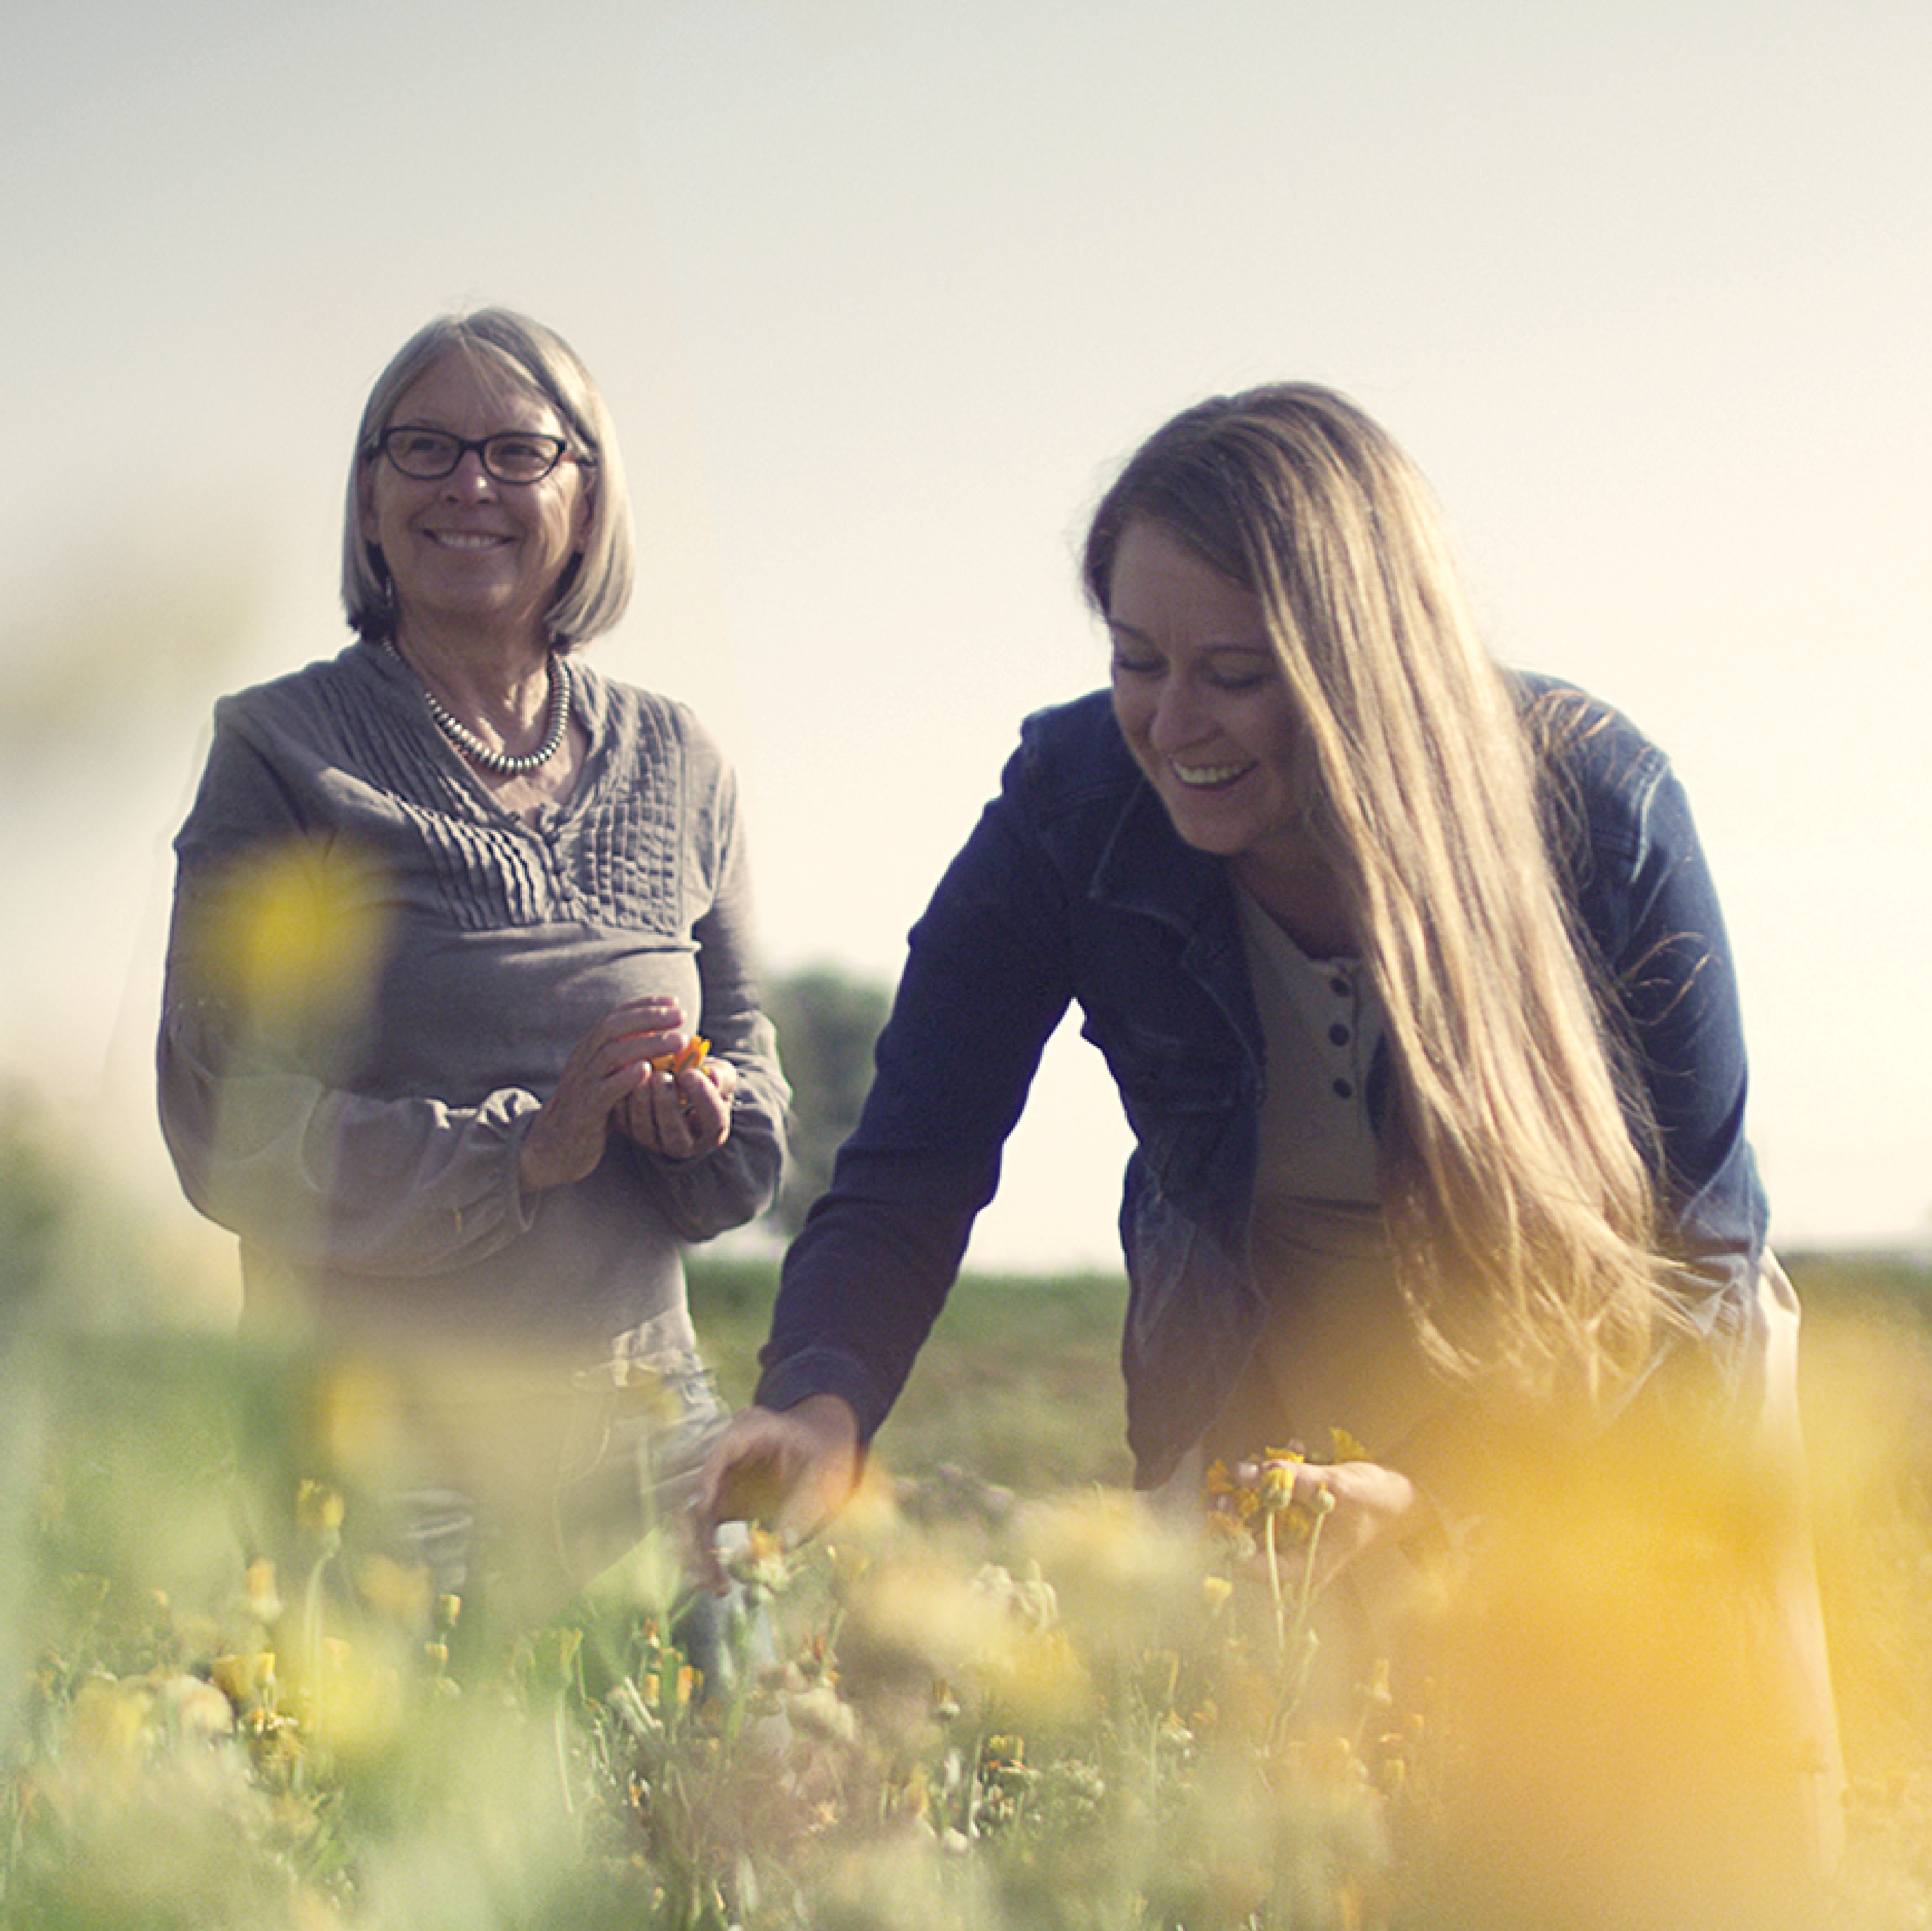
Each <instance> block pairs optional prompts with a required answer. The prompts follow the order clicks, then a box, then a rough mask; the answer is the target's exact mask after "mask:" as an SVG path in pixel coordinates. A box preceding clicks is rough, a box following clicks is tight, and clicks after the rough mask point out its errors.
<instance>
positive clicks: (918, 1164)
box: [757, 757, 1072, 1438]
mask: <svg viewBox="0 0 1932 1931" xmlns="http://www.w3.org/2000/svg"><path fill="white" fill-rule="evenodd" d="M1022 784H1023V781H1022V772H1021V760H1020V759H1019V758H1018V757H1016V759H1015V760H1014V762H1013V764H1012V765H1010V766H1009V767H1008V771H1007V780H1006V784H1005V786H1004V789H1003V790H1002V793H1001V796H999V797H998V799H995V801H994V802H992V804H991V805H989V806H988V807H987V808H986V811H985V813H984V814H983V816H982V817H981V819H980V823H979V825H978V826H977V828H976V829H975V830H974V832H973V835H972V836H971V838H970V839H969V841H968V843H967V844H966V845H965V848H964V849H963V850H962V851H961V852H960V853H959V856H958V857H957V858H956V859H955V860H954V861H953V864H952V865H951V867H950V868H949V869H948V871H947V873H946V875H945V877H944V879H943V880H941V883H940V885H939V887H938V890H937V891H936V892H935V894H934V895H933V898H932V902H931V904H930V905H929V907H928V908H927V910H926V913H925V915H924V916H922V918H921V919H920V920H919V923H918V924H917V925H916V927H915V928H913V933H912V936H911V942H910V950H909V952H908V955H907V963H906V967H905V970H904V974H903V976H901V980H900V982H899V987H898V994H897V996H896V997H895V1000H894V1002H893V1006H892V1016H891V1018H890V1019H889V1021H888V1022H887V1024H886V1029H885V1030H884V1032H883V1033H882V1034H881V1035H880V1039H879V1043H878V1048H877V1072H876V1075H875V1077H874V1081H873V1084H872V1087H871V1094H870V1096H869V1097H868V1100H867V1102H866V1105H865V1111H864V1113H863V1114H862V1117H861V1119H860V1120H859V1126H858V1127H857V1129H856V1131H855V1132H853V1135H852V1137H851V1138H850V1140H849V1141H847V1143H846V1144H845V1145H844V1147H843V1148H842V1149H841V1151H840V1153H839V1155H838V1162H837V1165H836V1167H835V1171H834V1173H833V1177H832V1186H831V1188H830V1189H829V1192H827V1193H826V1195H824V1197H823V1198H822V1199H820V1201H818V1203H817V1205H816V1206H815V1207H814V1209H813V1210H812V1212H811V1215H810V1216H808V1219H807V1222H806V1224H805V1228H804V1230H803V1231H802V1233H801V1234H799V1237H798V1239H797V1240H796V1242H795V1243H793V1246H792V1249H791V1251H790V1253H789V1254H788V1255H787V1257H786V1261H785V1267H784V1281H783V1284H782V1286H781V1291H780V1293H779V1296H778V1305H777V1307H776V1309H775V1312H774V1314H773V1318H772V1336H771V1339H770V1341H769V1342H768V1344H767V1345H766V1348H765V1351H764V1353H763V1357H762V1359H763V1366H764V1372H763V1378H762V1379H761V1381H760V1384H759V1388H758V1394H757V1399H758V1400H759V1401H760V1402H761V1403H763V1405H766V1406H767V1407H771V1408H788V1407H790V1406H792V1405H795V1404H796V1402H799V1401H802V1400H803V1399H805V1397H806V1396H808V1395H812V1394H817V1393H832V1394H837V1395H840V1396H843V1397H844V1399H846V1400H847V1402H850V1404H851V1405H852V1407H853V1410H854V1411H855V1412H856V1414H857V1415H858V1417H859V1426H860V1430H861V1432H862V1435H863V1436H864V1437H865V1438H870V1436H871V1434H872V1433H873V1432H874V1430H875V1429H877V1427H878V1426H879V1423H880V1422H881V1421H882V1420H883V1419H884V1417H885V1415H886V1411H887V1410H888V1409H889V1408H890V1407H891V1405H892V1402H893V1401H894V1400H895V1399H896V1397H897V1396H898V1393H899V1390H900V1389H901V1387H903V1386H904V1382H905V1380H906V1377H907V1375H908V1374H909V1373H910V1372H911V1368H912V1364H913V1357H915V1356H916V1354H917V1353H918V1351H919V1348H920V1346H921V1345H922V1343H923V1342H924V1341H925V1339H926V1336H927V1334H928V1333H929V1332H930V1330H931V1329H932V1324H933V1322H934V1321H935V1319H936V1318H938V1314H939V1312H940V1309H941V1307H942V1306H944V1302H945V1299H946V1296H947V1292H948V1291H949V1290H950V1288H951V1287H952V1285H953V1280H954V1279H955V1276H956V1274H957V1273H958V1270H959V1264H960V1261H961V1259H962V1257H963V1255H964V1254H965V1249H966V1243H967V1240H968V1236H969V1234H970V1233H971V1229H972V1225H973V1222H974V1219H975V1217H976V1216H977V1214H978V1213H979V1212H980V1209H981V1208H982V1207H984V1206H985V1205H986V1202H987V1201H989V1200H990V1199H991V1198H992V1195H993V1192H994V1189H995V1187H996V1186H998V1180H999V1172H1000V1159H1001V1150H1002V1148H1003V1147H1004V1144H1005V1142H1006V1140H1007V1136H1008V1135H1009V1134H1010V1132H1012V1130H1013V1126H1014V1124H1015V1123H1016V1121H1017V1120H1018V1119H1019V1114H1020V1111H1021V1109H1022V1107H1023V1106H1024V1105H1025V1101H1026V1096H1027V1093H1028V1088H1029V1087H1030V1086H1031V1083H1032V1080H1033V1076H1034V1071H1035V1069H1037V1066H1038V1065H1039V1062H1040V1054H1041V1052H1042V1051H1043V1049H1044V1048H1045V1046H1046V1041H1047V1039H1048V1038H1049V1036H1050V1035H1051V1034H1052V1031H1053V1030H1054V1027H1055V1026H1056V1025H1057V1024H1058V1022H1059V1020H1060V1018H1061V1015H1062V1013H1063V1012H1064V1011H1065V1010H1066V1008H1067V1002H1068V1000H1069V999H1070V997H1071V996H1072V987H1071V985H1070V981H1069V979H1068V977H1067V964H1066V947H1065V944H1064V937H1059V936H1057V935H1061V934H1064V930H1065V923H1066V920H1065V910H1064V903H1063V902H1062V898H1061V891H1060V887H1059V885H1058V880H1056V879H1055V877H1054V875H1053V874H1052V868H1051V867H1050V865H1049V864H1048V863H1047V862H1046V859H1045V857H1044V855H1043V853H1041V851H1040V849H1039V847H1038V845H1037V841H1035V840H1034V838H1033V837H1032V836H1031V829H1030V827H1029V826H1028V822H1027V814H1026V812H1025V809H1024V808H1023V806H1022V803H1021V802H1020V797H1019V793H1020V791H1021V790H1022Z"/></svg>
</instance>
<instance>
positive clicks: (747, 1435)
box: [691, 1395, 859, 1591]
mask: <svg viewBox="0 0 1932 1931" xmlns="http://www.w3.org/2000/svg"><path fill="white" fill-rule="evenodd" d="M858 1480H859V1418H858V1417H857V1416H856V1414H853V1411H852V1407H851V1404H850V1402H847V1401H845V1400H844V1399H842V1398H841V1397H840V1396H837V1395H809V1396H807V1397H806V1398H805V1399H804V1400H803V1401H802V1402H799V1404H798V1405H797V1406H796V1408H785V1409H782V1410H779V1409H772V1408H746V1409H745V1410H744V1411H742V1413H740V1414H736V1415H734V1416H733V1417H732V1418H731V1423H730V1426H729V1427H727V1429H725V1431H724V1433H723V1434H722V1435H720V1436H719V1437H718V1440H717V1441H716V1443H715V1444H714V1445H713V1447H712V1450H711V1453H710V1454H709V1456H706V1459H705V1463H704V1467H703V1470H702V1471H700V1474H699V1475H698V1478H697V1497H696V1499H695V1500H694V1501H693V1502H692V1504H691V1529H692V1534H693V1537H694V1542H695V1544H696V1549H695V1557H696V1563H697V1574H698V1579H699V1580H700V1582H703V1584H704V1585H706V1588H710V1589H713V1590H716V1591H722V1590H723V1589H724V1586H725V1576H724V1569H723V1567H722V1566H721V1564H720V1563H719V1561H718V1524H719V1523H721V1522H763V1523H764V1524H765V1525H766V1526H767V1527H768V1528H770V1529H771V1530H772V1531H774V1533H775V1534H777V1535H778V1537H779V1538H780V1539H781V1540H782V1541H783V1542H784V1543H786V1545H787V1546H790V1545H791V1544H792V1543H799V1542H802V1541H804V1540H805V1538H806V1537H808V1536H810V1535H812V1534H815V1533H816V1532H817V1530H818V1529H820V1528H821V1527H823V1525H824V1524H825V1523H826V1522H827V1521H828V1520H829V1519H830V1518H831V1517H832V1516H833V1515H834V1514H835V1513H837V1512H838V1509H839V1508H840V1507H841V1506H842V1505H843V1504H844V1502H845V1501H847V1499H848V1498H850V1495H851V1493H852V1491H853V1489H854V1488H855V1487H856V1486H857V1483H858Z"/></svg>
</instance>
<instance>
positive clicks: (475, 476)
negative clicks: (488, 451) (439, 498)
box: [443, 449, 496, 496]
mask: <svg viewBox="0 0 1932 1931" xmlns="http://www.w3.org/2000/svg"><path fill="white" fill-rule="evenodd" d="M495 487H496V478H494V477H493V476H492V475H490V472H489V471H488V470H487V469H484V466H483V452H482V451H481V450H480V449H466V450H464V451H463V454H461V455H460V456H459V457H458V458H457V460H456V467H455V469H452V470H451V471H450V472H449V475H446V477H444V478H443V493H444V494H445V495H446V496H477V495H479V494H480V495H485V496H487V494H488V493H490V491H491V490H493V489H494V488H495Z"/></svg>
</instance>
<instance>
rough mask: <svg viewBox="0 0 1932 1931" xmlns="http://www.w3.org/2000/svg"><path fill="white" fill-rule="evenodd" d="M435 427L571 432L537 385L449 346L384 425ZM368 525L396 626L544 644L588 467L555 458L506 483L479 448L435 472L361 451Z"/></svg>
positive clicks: (575, 541) (577, 525)
mask: <svg viewBox="0 0 1932 1931" xmlns="http://www.w3.org/2000/svg"><path fill="white" fill-rule="evenodd" d="M401 426H409V427H419V428H427V429H439V430H447V431H449V433H451V434H452V435H455V436H461V437H463V438H465V439H479V438H481V437H483V436H493V435H496V434H498V433H501V432H502V431H503V430H526V431H529V432H530V433H533V434H536V435H541V436H567V432H566V430H565V427H564V425H563V424H562V422H561V421H559V418H558V416H557V414H556V411H555V410H554V409H552V408H551V407H550V404H549V403H547V402H546V401H545V400H544V399H543V398H542V397H541V396H539V395H538V394H536V392H535V391H534V390H532V389H529V388H525V387H523V385H521V384H520V383H519V382H516V381H514V379H512V378H511V377H510V376H508V375H507V374H506V373H499V372H498V371H496V370H493V369H492V368H491V367H490V366H489V365H488V364H487V363H485V362H483V361H480V360H478V358H475V356H472V355H468V354H465V353H463V352H460V351H456V350H452V351H451V352H449V353H447V354H446V355H443V356H442V357H441V358H440V359H439V360H437V361H435V362H434V363H432V364H431V365H430V367H429V368H428V370H427V371H426V372H425V373H424V374H423V375H422V376H421V377H420V378H419V379H418V380H417V381H416V382H413V383H412V384H411V385H410V387H409V388H407V389H406V390H405V391H404V392H403V394H402V395H401V397H400V398H399V399H398V402H397V403H396V406H395V409H394V411H393V412H392V414H391V415H390V417H389V422H388V423H387V424H385V425H384V427H391V428H393V427H401ZM361 500H362V535H363V536H364V538H365V540H366V541H368V542H370V543H372V544H374V545H375V546H376V547H377V548H378V549H379V550H380V551H381V552H382V553H383V562H385V563H386V565H388V567H389V575H390V577H391V580H392V581H393V583H394V584H395V592H396V610H397V626H396V627H397V629H398V632H400V633H408V632H410V631H424V632H428V631H437V632H450V631H489V632H491V633H493V634H508V635H511V636H513V637H520V638H522V639H523V640H526V641H528V642H529V643H530V644H531V645H532V646H533V647H535V649H539V650H541V649H543V648H544V647H545V646H546V644H547V638H546V636H545V634H544V616H545V614H546V613H547V611H548V610H549V609H550V606H551V604H553V603H554V602H555V601H556V595H557V591H558V589H559V586H560V584H561V583H562V580H563V578H564V576H565V573H566V572H567V571H568V569H569V568H570V566H571V562H572V561H573V559H574V558H575V557H576V556H577V554H578V553H579V552H580V551H581V550H582V549H583V543H584V537H585V533H586V529H587V527H588V525H589V508H590V496H589V487H588V484H587V482H586V471H585V470H584V469H583V468H582V467H581V466H579V465H578V464H577V463H573V462H570V461H568V460H565V461H564V462H561V463H559V464H558V465H557V466H556V468H555V469H553V470H552V471H551V472H550V474H549V475H547V476H545V477H544V478H542V479H541V481H538V482H535V483H521V484H518V483H499V482H498V481H496V479H495V478H493V477H492V476H490V475H489V474H488V473H487V472H486V471H485V470H484V467H483V463H482V459H481V457H480V456H479V455H478V454H477V452H476V451H474V450H469V451H466V452H465V454H464V455H463V460H461V461H460V463H458V464H457V466H456V467H455V469H453V470H452V472H450V473H449V475H447V476H443V477H441V478H438V479H437V481H434V482H424V481H418V480H417V479H416V478H413V477H409V476H405V475H403V474H402V472H401V471H400V470H398V469H397V468H396V466H395V464H394V463H392V462H390V461H389V459H388V458H387V457H383V456H374V457H365V458H364V459H363V468H362V486H361Z"/></svg>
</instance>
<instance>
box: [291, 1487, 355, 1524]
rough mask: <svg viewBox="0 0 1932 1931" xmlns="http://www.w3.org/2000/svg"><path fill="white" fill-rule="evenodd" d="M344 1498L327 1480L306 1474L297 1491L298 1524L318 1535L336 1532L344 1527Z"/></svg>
mask: <svg viewBox="0 0 1932 1931" xmlns="http://www.w3.org/2000/svg"><path fill="white" fill-rule="evenodd" d="M343 1515H344V1506H343V1501H342V1498H341V1496H340V1495H338V1494H337V1493H336V1492H335V1490H334V1489H332V1488H331V1487H330V1486H329V1484H328V1483H326V1482H317V1481H314V1480H311V1478H310V1477H308V1476H304V1477H303V1478H302V1484H301V1486H299V1488H298V1489H296V1526H297V1527H298V1528H300V1529H302V1530H303V1531H305V1532H306V1533H307V1534H310V1535H313V1536H317V1537H327V1536H331V1535H333V1534H335V1533H336V1532H337V1531H339V1530H340V1529H341V1527H342V1518H343Z"/></svg>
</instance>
